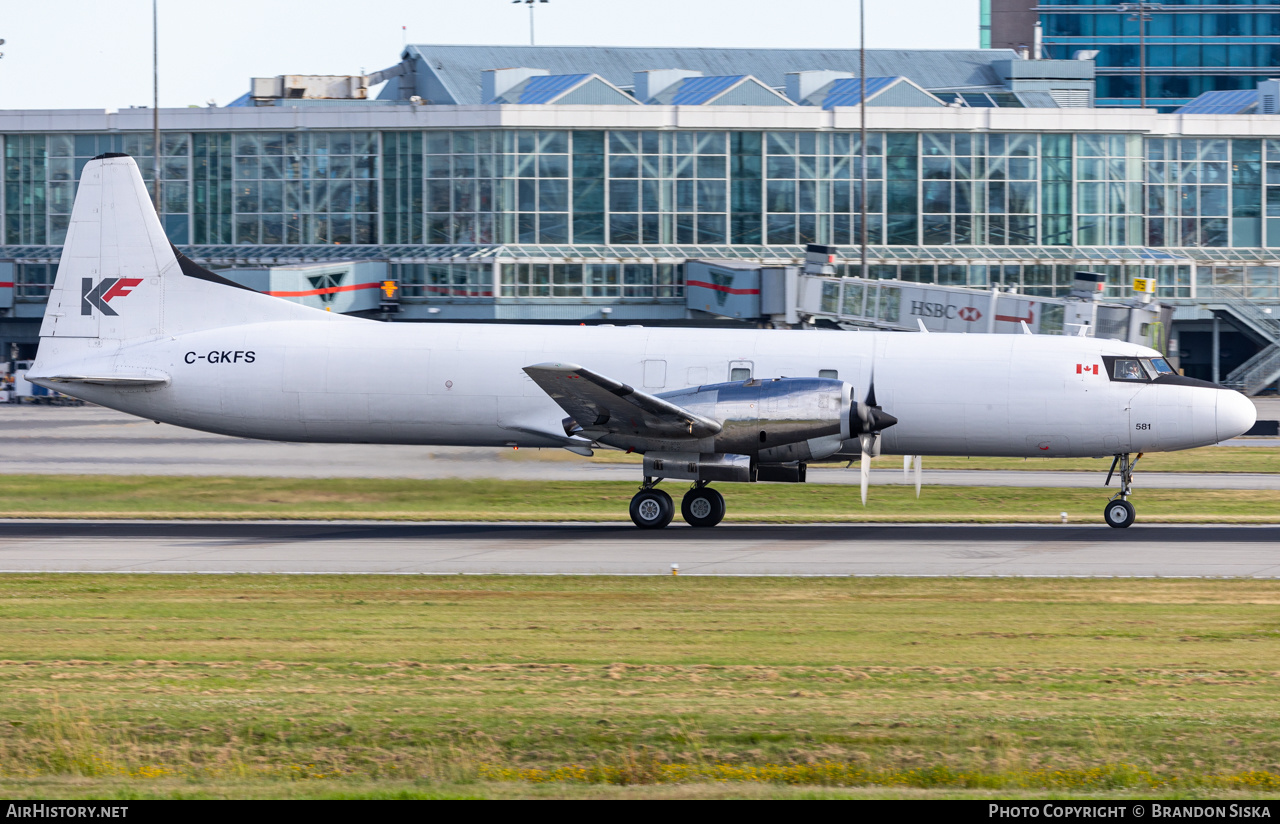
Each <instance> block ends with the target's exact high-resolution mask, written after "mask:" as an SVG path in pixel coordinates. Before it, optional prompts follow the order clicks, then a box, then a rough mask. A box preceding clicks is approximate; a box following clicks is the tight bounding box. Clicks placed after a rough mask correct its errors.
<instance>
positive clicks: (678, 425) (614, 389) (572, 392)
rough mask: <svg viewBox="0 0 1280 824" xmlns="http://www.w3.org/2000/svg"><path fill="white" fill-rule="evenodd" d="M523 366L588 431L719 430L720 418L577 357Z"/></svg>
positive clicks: (693, 433) (684, 434) (679, 433)
mask: <svg viewBox="0 0 1280 824" xmlns="http://www.w3.org/2000/svg"><path fill="white" fill-rule="evenodd" d="M524 371H525V373H526V374H527V375H528V376H529V377H530V378H532V379H533V381H534V383H536V384H538V386H539V387H541V389H542V391H544V392H546V393H547V394H548V395H550V396H551V399H552V400H554V401H555V402H556V403H557V404H559V406H560V408H561V409H563V410H564V411H565V412H568V413H569V416H570V417H571V418H573V420H574V421H576V422H577V424H578V426H580V427H582V429H583V430H584V432H583V435H584V436H586V435H587V434H588V433H590V434H591V435H593V436H594V437H599V436H600V435H601V434H607V433H612V432H631V433H637V434H644V435H647V436H650V437H664V438H706V437H709V436H711V435H714V434H716V433H717V432H719V431H720V423H719V422H718V421H714V420H711V419H710V418H705V417H703V416H701V415H697V414H695V413H693V412H690V411H689V410H688V409H685V408H684V407H683V406H679V405H677V404H674V403H671V402H670V401H667V400H663V399H662V398H659V397H655V396H653V395H650V394H648V393H646V392H641V391H640V390H638V389H635V388H633V387H630V386H627V385H626V384H625V383H619V382H618V381H615V380H613V379H612V378H608V377H605V376H604V375H601V374H598V373H596V372H592V371H591V370H590V369H586V368H584V367H581V366H578V365H577V364H574V363H539V364H535V365H534V366H526V367H525V368H524Z"/></svg>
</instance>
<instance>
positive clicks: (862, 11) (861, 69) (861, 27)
mask: <svg viewBox="0 0 1280 824" xmlns="http://www.w3.org/2000/svg"><path fill="white" fill-rule="evenodd" d="M858 77H859V80H860V85H861V87H862V88H861V97H859V98H858V115H859V117H860V118H861V120H860V121H859V124H858V135H859V138H858V140H859V151H860V153H861V155H862V174H861V175H859V180H858V185H859V187H860V188H861V189H862V192H861V194H860V195H859V197H858V200H859V203H858V210H859V218H858V219H859V227H858V228H859V232H858V241H859V247H860V248H859V259H860V262H861V263H862V272H861V275H862V278H863V279H864V280H865V279H866V277H867V3H866V0H858Z"/></svg>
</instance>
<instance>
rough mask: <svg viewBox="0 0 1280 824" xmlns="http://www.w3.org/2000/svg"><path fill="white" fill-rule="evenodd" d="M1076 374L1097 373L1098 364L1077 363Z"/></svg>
mask: <svg viewBox="0 0 1280 824" xmlns="http://www.w3.org/2000/svg"><path fill="white" fill-rule="evenodd" d="M1076 374H1077V375H1090V374H1092V375H1096V374H1098V364H1096V363H1093V364H1089V363H1077V364H1076Z"/></svg>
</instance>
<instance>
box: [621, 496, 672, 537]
mask: <svg viewBox="0 0 1280 824" xmlns="http://www.w3.org/2000/svg"><path fill="white" fill-rule="evenodd" d="M675 516H676V505H675V504H674V503H672V501H671V496H670V495H668V494H667V493H665V492H663V491H662V490H661V489H642V490H640V491H639V492H637V493H636V495H635V497H634V498H632V499H631V521H632V523H634V524H635V525H636V526H638V527H640V528H641V529H662V528H663V527H664V526H666V525H667V524H669V523H671V519H672V518H674V517H675Z"/></svg>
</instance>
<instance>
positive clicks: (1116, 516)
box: [1102, 498, 1137, 529]
mask: <svg viewBox="0 0 1280 824" xmlns="http://www.w3.org/2000/svg"><path fill="white" fill-rule="evenodd" d="M1136 515H1137V513H1136V512H1135V511H1134V509H1133V504H1131V503H1129V502H1128V501H1122V500H1120V499H1119V498H1117V499H1116V500H1114V501H1108V502H1107V508H1106V509H1104V510H1103V511H1102V517H1103V518H1105V519H1106V521H1107V526H1109V527H1113V528H1115V529H1124V528H1125V527H1127V526H1129V524H1131V523H1133V519H1134V517H1135V516H1136Z"/></svg>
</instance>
